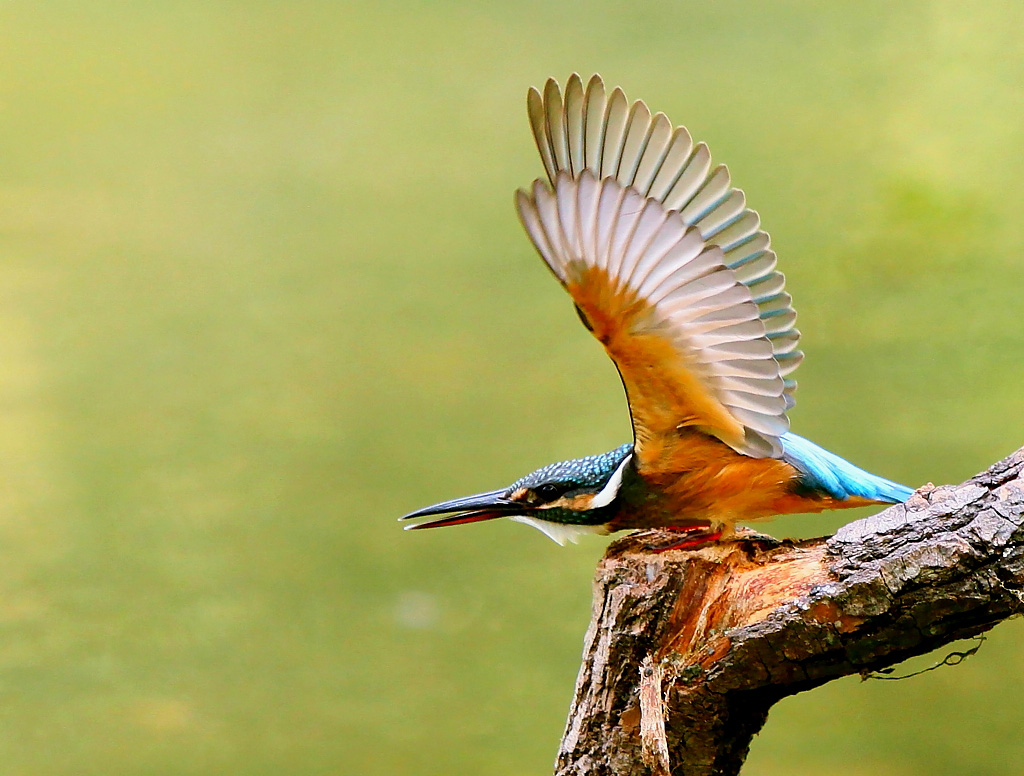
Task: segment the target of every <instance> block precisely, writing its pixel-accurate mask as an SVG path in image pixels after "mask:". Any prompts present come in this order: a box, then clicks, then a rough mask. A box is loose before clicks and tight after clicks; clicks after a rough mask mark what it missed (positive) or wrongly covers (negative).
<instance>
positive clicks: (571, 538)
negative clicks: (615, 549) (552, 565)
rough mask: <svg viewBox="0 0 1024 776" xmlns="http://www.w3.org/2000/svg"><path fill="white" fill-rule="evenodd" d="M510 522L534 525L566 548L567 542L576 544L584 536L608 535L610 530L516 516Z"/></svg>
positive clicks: (595, 526) (601, 527)
mask: <svg viewBox="0 0 1024 776" xmlns="http://www.w3.org/2000/svg"><path fill="white" fill-rule="evenodd" d="M509 520H514V521H515V522H517V523H525V524H526V525H532V526H533V527H534V528H536V529H537V530H538V531H541V532H542V533H544V535H545V536H547V537H548V538H549V539H551V540H552V541H553V542H557V543H558V544H560V545H562V546H563V547H564V546H565V543H566V542H572V543H573V544H576V543H577V542H578V541H579V540H580V537H581V536H583V535H584V534H600V535H602V536H604V535H607V533H608V529H607V528H605V527H604V526H603V525H573V524H572V523H554V522H552V521H550V520H541V519H540V518H537V517H526V515H515V516H514V517H510V518H509Z"/></svg>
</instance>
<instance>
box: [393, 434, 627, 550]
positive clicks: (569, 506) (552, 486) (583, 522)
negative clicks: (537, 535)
mask: <svg viewBox="0 0 1024 776" xmlns="http://www.w3.org/2000/svg"><path fill="white" fill-rule="evenodd" d="M632 452H633V446H632V445H631V444H625V445H622V446H621V447H617V448H616V449H614V450H612V451H611V452H608V453H603V454H602V455H591V456H587V457H586V458H574V459H572V460H570V461H560V462H559V463H553V464H549V465H547V466H544V467H543V468H540V469H537V470H536V471H534V472H531V473H530V474H527V475H526V476H525V477H521V478H519V479H518V480H516V481H515V482H513V483H512V484H511V485H509V486H508V487H507V488H501V489H499V490H492V491H488V492H487V493H478V494H476V495H474V496H466V497H464V498H457V499H452V500H451V501H442V502H441V503H440V504H434V505H432V506H429V507H424V508H423V509H417V510H416V511H415V512H410V513H409V514H407V515H404V516H403V517H401V518H399V519H401V520H409V519H412V518H418V517H429V516H431V515H444V517H440V518H437V519H434V520H427V521H425V522H422V523H417V524H416V525H410V526H407V529H411V530H415V529H419V528H439V527H441V526H446V525H462V524H464V523H477V522H480V521H481V520H494V519H496V518H499V517H507V518H510V519H512V520H515V521H516V522H520V523H527V524H528V525H532V526H533V527H535V528H538V529H540V530H541V531H543V532H544V533H545V534H547V535H548V536H550V537H551V538H552V539H554V540H555V541H556V542H558V543H559V544H565V542H566V540H569V541H575V540H576V537H577V536H578V535H579V534H581V533H604V532H605V531H604V530H603V528H604V525H605V524H606V523H607V522H608V521H609V519H610V517H611V514H612V513H613V512H614V508H615V501H616V498H617V497H618V495H619V490H620V488H621V487H622V482H623V477H624V476H625V475H626V471H627V469H628V468H629V463H630V461H631V460H632V457H633V456H632Z"/></svg>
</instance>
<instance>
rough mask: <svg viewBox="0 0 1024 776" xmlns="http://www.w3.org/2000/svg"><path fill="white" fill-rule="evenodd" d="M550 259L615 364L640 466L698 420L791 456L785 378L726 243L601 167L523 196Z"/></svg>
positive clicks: (731, 441)
mask: <svg viewBox="0 0 1024 776" xmlns="http://www.w3.org/2000/svg"><path fill="white" fill-rule="evenodd" d="M516 204H517V207H518V209H519V215H520V218H521V219H522V221H523V224H524V226H525V227H526V230H527V232H528V233H529V235H530V239H531V240H532V241H533V244H534V245H535V246H536V248H537V250H538V251H539V252H540V255H541V256H542V257H543V258H544V260H545V261H546V262H547V264H548V266H549V267H550V268H551V270H552V271H553V272H554V274H555V276H556V277H558V279H559V280H560V281H561V282H562V285H563V286H565V288H566V289H567V290H568V292H569V294H570V295H571V296H572V298H573V300H574V301H575V302H576V307H577V309H578V310H579V311H580V316H581V318H582V319H583V321H584V323H585V324H587V326H588V328H590V329H591V331H592V332H593V333H594V336H596V337H597V338H598V339H599V340H600V341H601V342H602V343H603V344H604V346H605V348H606V349H607V351H608V354H609V355H610V356H611V357H612V359H613V360H614V361H615V365H616V366H617V367H618V370H619V373H620V374H621V375H622V381H623V384H624V385H625V387H626V393H627V396H628V398H629V408H630V413H631V415H632V417H633V430H634V435H635V440H636V448H637V454H638V457H639V459H640V462H641V465H647V466H649V467H655V466H656V461H657V450H658V449H660V448H661V444H660V443H661V442H664V441H666V440H668V439H675V438H677V435H678V429H680V428H682V427H696V428H697V429H699V430H701V431H704V432H705V433H707V434H711V435H713V436H715V437H718V438H719V439H721V440H722V441H723V442H725V443H726V444H728V445H730V446H731V447H733V448H734V449H735V450H738V451H739V452H741V453H744V454H746V455H750V456H755V457H778V456H781V455H782V443H781V442H780V437H781V436H782V434H784V433H785V432H786V431H787V430H788V428H789V422H788V420H787V418H786V407H787V402H786V396H785V385H784V383H783V379H782V376H781V374H780V370H779V364H778V362H777V361H776V359H775V357H774V356H773V349H772V343H771V341H770V340H769V339H768V338H767V336H766V335H765V325H764V322H763V321H762V319H761V311H760V310H759V308H758V306H757V304H756V303H755V301H754V299H753V297H752V295H751V292H750V288H749V287H748V286H746V285H745V284H744V283H742V282H741V281H740V280H739V279H738V278H737V275H736V272H735V271H734V270H732V269H729V268H728V267H726V266H725V264H724V261H723V253H722V249H721V248H720V247H718V246H715V245H709V244H708V243H707V242H706V241H705V239H704V238H703V236H702V235H701V233H700V230H699V229H697V228H695V227H692V226H689V225H688V224H687V223H686V222H685V220H684V219H683V218H682V216H681V214H680V213H677V212H675V211H672V210H667V209H666V208H665V206H664V205H663V204H662V203H661V202H659V201H658V200H656V199H650V198H645V197H643V196H641V194H640V193H639V192H638V191H637V190H636V189H634V188H632V187H627V186H624V185H623V184H622V183H621V182H620V181H619V180H618V179H617V178H605V179H604V180H602V181H598V180H597V178H596V177H595V176H594V174H593V173H592V172H591V171H590V170H586V169H585V170H583V171H582V172H581V173H580V174H579V175H578V176H576V177H574V176H573V174H572V173H570V172H568V171H565V170H563V171H560V172H558V173H556V175H555V187H554V189H552V188H550V187H549V186H548V185H547V184H546V183H544V182H543V181H540V180H538V181H536V182H535V183H534V185H533V189H532V191H529V192H527V191H524V190H520V191H519V192H518V194H517V197H516Z"/></svg>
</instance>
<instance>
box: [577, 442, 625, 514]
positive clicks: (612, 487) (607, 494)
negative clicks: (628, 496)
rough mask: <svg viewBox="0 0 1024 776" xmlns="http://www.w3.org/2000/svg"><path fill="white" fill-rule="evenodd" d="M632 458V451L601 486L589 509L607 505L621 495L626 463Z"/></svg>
mask: <svg viewBox="0 0 1024 776" xmlns="http://www.w3.org/2000/svg"><path fill="white" fill-rule="evenodd" d="M631 460H633V454H632V453H630V454H629V455H627V456H626V457H625V458H623V459H622V463H620V464H619V466H618V468H617V469H616V470H615V472H614V473H613V474H612V476H611V477H609V478H608V482H606V483H605V486H604V487H603V488H601V492H600V493H598V494H597V495H595V496H594V499H593V501H591V502H590V506H589V507H587V508H588V509H597V508H598V507H606V506H608V505H609V504H611V503H612V501H614V500H615V497H616V496H617V495H619V488H620V487H622V473H623V472H624V471H625V470H626V464H628V463H629V462H630V461H631Z"/></svg>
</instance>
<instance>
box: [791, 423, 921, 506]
mask: <svg viewBox="0 0 1024 776" xmlns="http://www.w3.org/2000/svg"><path fill="white" fill-rule="evenodd" d="M782 449H783V453H782V460H784V461H786V463H788V464H790V465H791V466H793V467H794V468H795V469H797V471H799V472H800V473H801V474H802V475H803V477H802V478H801V483H802V484H804V485H806V486H807V487H809V488H811V489H813V490H818V491H822V492H824V493H827V494H828V495H830V496H832V497H833V498H837V499H841V500H844V501H845V500H846V499H848V498H851V497H853V496H860V497H861V498H869V499H872V500H873V501H887V502H889V503H892V504H898V503H901V502H903V501H906V500H907V499H908V498H910V495H911V494H912V493H913V492H914V490H913V488H908V487H907V486H906V485H900V484H898V483H895V482H892V481H891V480H887V479H885V478H883V477H878V476H876V475H874V474H871V473H870V472H866V471H864V470H863V469H860V468H858V467H856V466H854V465H853V464H852V463H850V462H849V461H845V460H843V459H842V458H840V457H839V456H838V455H836V454H835V453H830V452H829V451H828V450H826V449H824V448H823V447H818V445H816V444H814V442H811V441H809V440H807V439H804V438H803V437H799V436H797V435H796V434H790V433H787V434H784V435H783V436H782Z"/></svg>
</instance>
